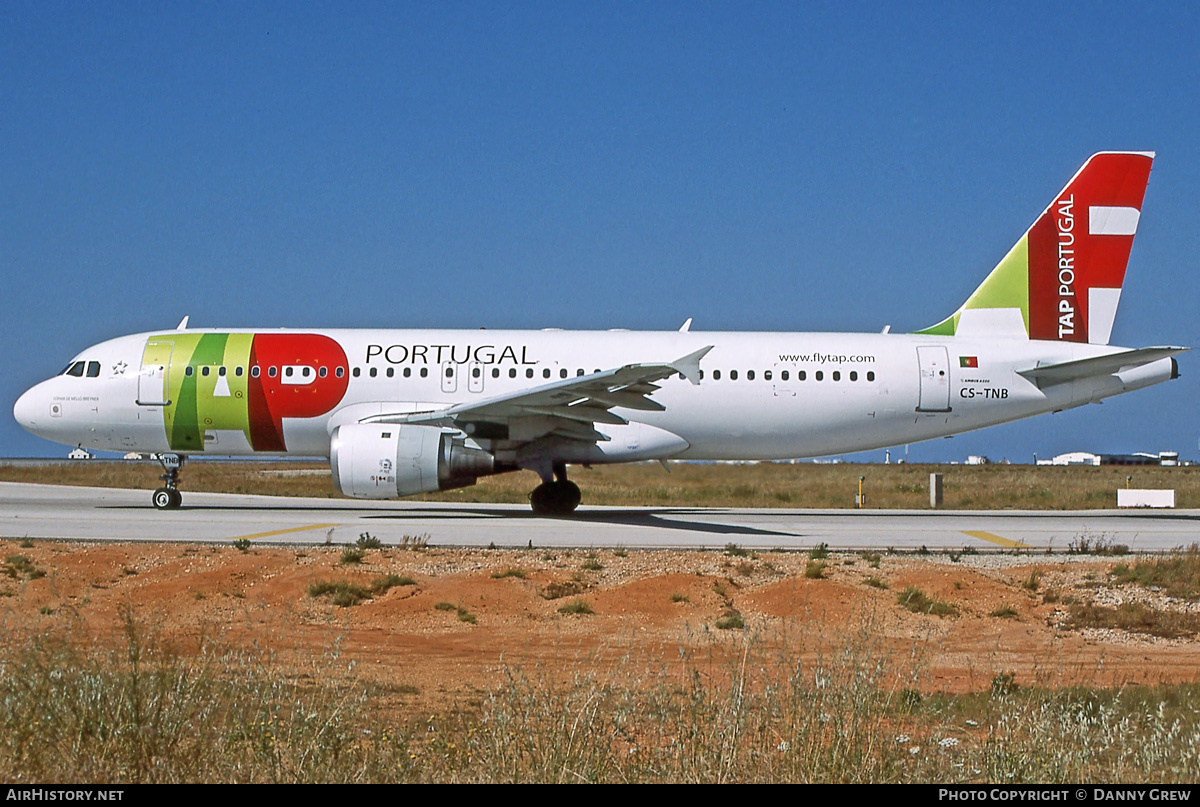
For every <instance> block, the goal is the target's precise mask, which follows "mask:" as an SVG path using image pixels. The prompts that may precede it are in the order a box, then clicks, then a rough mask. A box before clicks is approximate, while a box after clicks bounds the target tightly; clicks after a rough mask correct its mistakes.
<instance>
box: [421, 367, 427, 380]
mask: <svg viewBox="0 0 1200 807" xmlns="http://www.w3.org/2000/svg"><path fill="white" fill-rule="evenodd" d="M428 375H429V368H428V367H422V368H421V378H425V377H427V376H428Z"/></svg>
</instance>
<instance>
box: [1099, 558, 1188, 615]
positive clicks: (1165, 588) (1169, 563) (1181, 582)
mask: <svg viewBox="0 0 1200 807" xmlns="http://www.w3.org/2000/svg"><path fill="white" fill-rule="evenodd" d="M1110 574H1111V575H1112V578H1113V580H1114V582H1117V583H1133V584H1136V585H1139V586H1143V587H1144V588H1152V589H1159V590H1161V591H1162V592H1163V593H1164V594H1166V595H1168V596H1170V597H1178V598H1180V599H1184V600H1191V601H1193V602H1194V601H1195V600H1197V599H1200V546H1198V545H1197V544H1192V545H1191V546H1190V547H1188V548H1187V549H1186V550H1183V551H1175V552H1172V553H1171V554H1170V555H1166V556H1164V557H1158V558H1154V559H1153V560H1143V561H1138V562H1137V563H1135V564H1133V565H1132V566H1129V565H1127V564H1124V563H1120V564H1117V565H1116V566H1114V567H1113V569H1112V572H1110Z"/></svg>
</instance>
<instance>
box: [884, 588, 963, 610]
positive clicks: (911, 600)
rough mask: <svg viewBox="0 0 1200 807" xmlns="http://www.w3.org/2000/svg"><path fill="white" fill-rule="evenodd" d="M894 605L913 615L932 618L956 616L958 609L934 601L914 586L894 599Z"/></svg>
mask: <svg viewBox="0 0 1200 807" xmlns="http://www.w3.org/2000/svg"><path fill="white" fill-rule="evenodd" d="M896 603H897V604H899V605H902V606H904V607H905V608H907V609H908V610H909V611H912V612H913V613H914V614H930V615H932V616H937V617H942V616H958V609H957V608H955V607H954V606H953V605H950V604H949V603H946V602H942V601H941V600H935V599H933V598H932V597H930V596H929V595H927V594H926V593H925V592H923V591H921V589H919V588H917V587H916V586H909V587H908V588H906V589H904V591H901V592H900V594H899V595H897V597H896Z"/></svg>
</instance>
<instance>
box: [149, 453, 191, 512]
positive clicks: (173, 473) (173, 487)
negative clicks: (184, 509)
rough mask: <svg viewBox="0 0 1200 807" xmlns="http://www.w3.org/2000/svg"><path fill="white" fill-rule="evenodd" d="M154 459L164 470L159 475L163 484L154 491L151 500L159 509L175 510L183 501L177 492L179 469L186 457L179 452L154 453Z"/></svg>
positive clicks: (181, 495)
mask: <svg viewBox="0 0 1200 807" xmlns="http://www.w3.org/2000/svg"><path fill="white" fill-rule="evenodd" d="M154 459H156V460H158V464H159V465H161V466H162V468H163V471H165V473H164V474H163V475H162V477H161V479H162V481H163V482H164V483H165V484H164V485H163V486H162V487H161V488H159V489H158V490H156V491H154V495H153V496H152V497H151V501H152V502H154V506H155V507H156V508H158V509H159V510H175V509H177V508H178V507H179V505H180V504H182V503H183V494H181V493H180V492H179V471H180V469H182V468H183V462H184V460H185V459H187V458H186V457H183V456H181V455H179V454H155V455H154Z"/></svg>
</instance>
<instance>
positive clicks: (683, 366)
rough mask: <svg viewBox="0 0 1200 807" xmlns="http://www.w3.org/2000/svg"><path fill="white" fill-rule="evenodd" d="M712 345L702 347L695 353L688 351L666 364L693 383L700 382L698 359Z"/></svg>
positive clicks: (711, 347) (705, 353) (703, 355)
mask: <svg viewBox="0 0 1200 807" xmlns="http://www.w3.org/2000/svg"><path fill="white" fill-rule="evenodd" d="M712 349H713V346H712V345H709V346H708V347H702V348H700V349H699V350H697V351H696V352H695V353H689V354H688V355H686V356H684V357H683V358H682V359H676V360H675V361H673V362H671V363H670V364H668V365H667V366H668V367H670V368H671V369H672V370H674V371H675V372H677V373H679V374H680V375H681V376H683V377H684V378H686V379H687V380H688V381H691V382H692V383H693V384H699V383H700V360H701V359H703V358H704V357H705V356H707V355H708V351H710V350H712Z"/></svg>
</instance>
